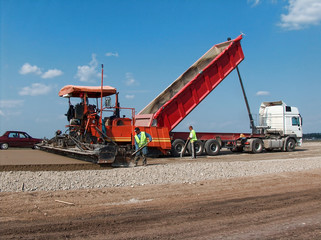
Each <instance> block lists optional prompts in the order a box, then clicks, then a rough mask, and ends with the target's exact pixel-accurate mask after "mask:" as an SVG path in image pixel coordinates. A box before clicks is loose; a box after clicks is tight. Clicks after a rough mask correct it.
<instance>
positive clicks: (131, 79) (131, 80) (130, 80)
mask: <svg viewBox="0 0 321 240" xmlns="http://www.w3.org/2000/svg"><path fill="white" fill-rule="evenodd" d="M126 85H127V86H133V85H137V82H136V80H135V78H134V76H133V74H132V73H130V72H128V73H126Z"/></svg>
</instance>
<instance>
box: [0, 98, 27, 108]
mask: <svg viewBox="0 0 321 240" xmlns="http://www.w3.org/2000/svg"><path fill="white" fill-rule="evenodd" d="M23 103H24V100H0V108H16V107H21V106H23Z"/></svg>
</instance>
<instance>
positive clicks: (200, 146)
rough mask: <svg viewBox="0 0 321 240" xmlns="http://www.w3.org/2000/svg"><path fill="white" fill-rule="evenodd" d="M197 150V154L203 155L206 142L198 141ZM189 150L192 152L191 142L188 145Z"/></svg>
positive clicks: (196, 143)
mask: <svg viewBox="0 0 321 240" xmlns="http://www.w3.org/2000/svg"><path fill="white" fill-rule="evenodd" d="M194 144H195V151H196V156H200V155H202V153H203V152H204V144H203V142H202V141H199V140H198V141H196V142H195V143H194ZM187 150H188V153H189V154H192V149H191V144H190V143H189V144H188V146H187Z"/></svg>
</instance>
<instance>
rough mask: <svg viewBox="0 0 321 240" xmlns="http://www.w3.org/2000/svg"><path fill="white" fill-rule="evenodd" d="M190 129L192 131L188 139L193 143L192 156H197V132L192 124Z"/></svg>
mask: <svg viewBox="0 0 321 240" xmlns="http://www.w3.org/2000/svg"><path fill="white" fill-rule="evenodd" d="M189 130H190V133H189V136H188V138H187V140H189V141H190V143H191V151H192V158H196V151H195V142H196V141H197V137H196V132H195V130H194V129H193V127H192V126H189Z"/></svg>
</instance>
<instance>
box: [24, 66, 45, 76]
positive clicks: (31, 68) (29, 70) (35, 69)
mask: <svg viewBox="0 0 321 240" xmlns="http://www.w3.org/2000/svg"><path fill="white" fill-rule="evenodd" d="M19 73H20V74H22V75H25V74H29V73H34V74H36V75H41V74H42V72H41V69H40V68H39V67H37V66H36V65H34V66H31V65H30V64H29V63H25V64H23V66H22V67H21V69H20V70H19Z"/></svg>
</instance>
